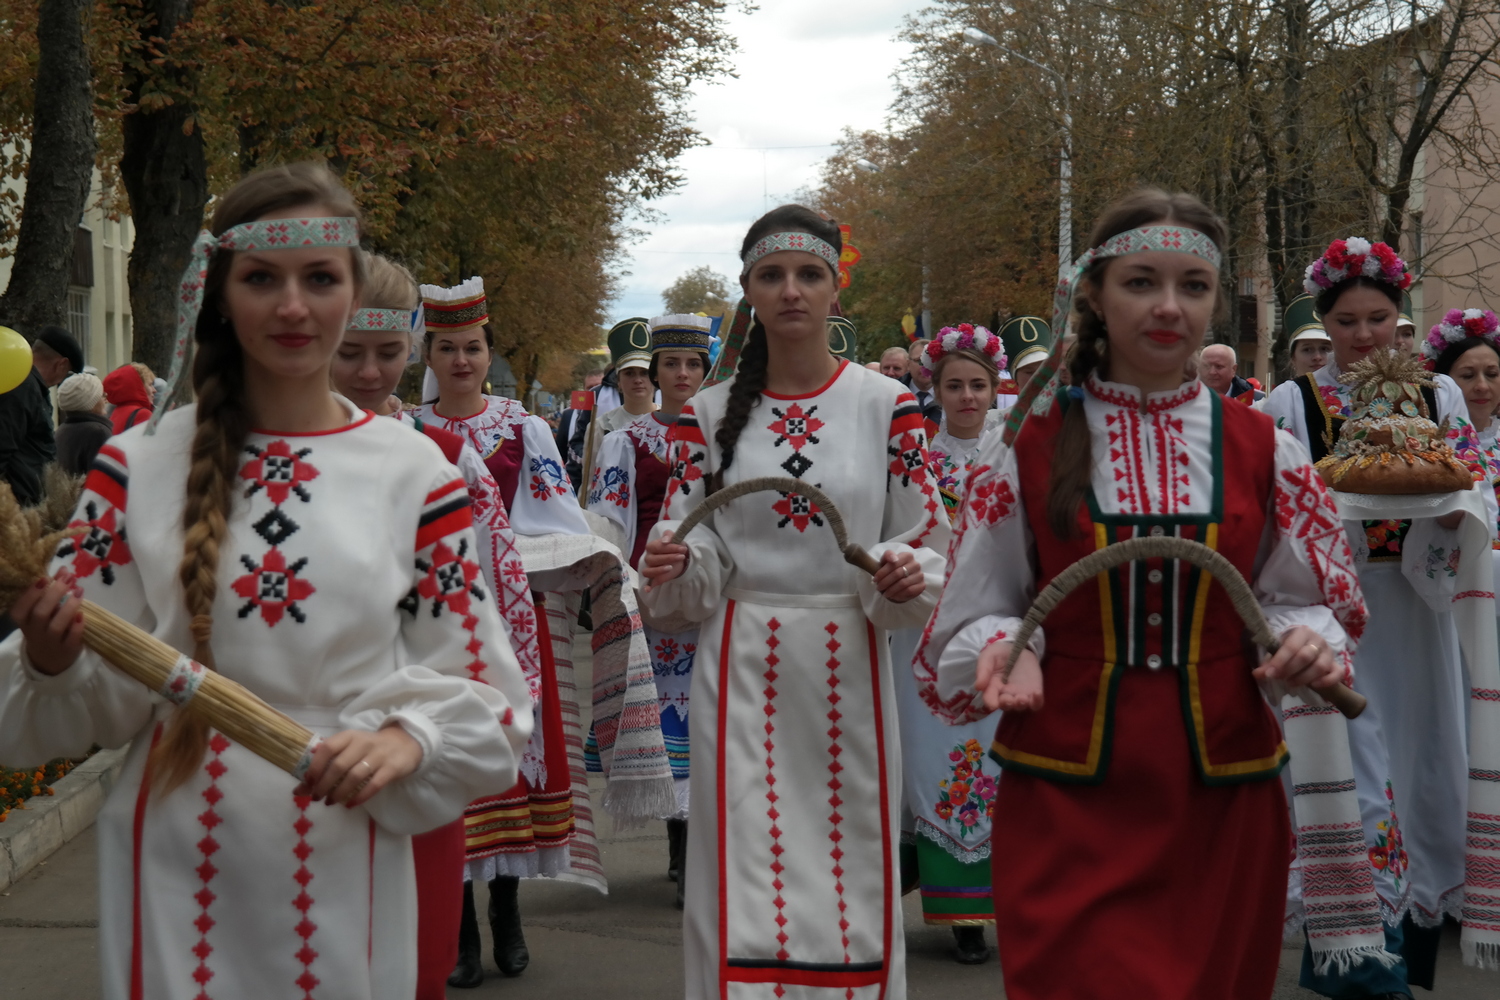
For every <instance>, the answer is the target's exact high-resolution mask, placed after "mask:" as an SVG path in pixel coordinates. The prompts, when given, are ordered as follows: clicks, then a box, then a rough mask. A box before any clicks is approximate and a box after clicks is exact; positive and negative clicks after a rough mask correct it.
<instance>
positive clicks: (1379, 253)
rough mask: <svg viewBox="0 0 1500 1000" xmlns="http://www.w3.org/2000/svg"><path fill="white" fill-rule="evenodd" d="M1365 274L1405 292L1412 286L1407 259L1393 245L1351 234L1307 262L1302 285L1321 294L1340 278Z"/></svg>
mask: <svg viewBox="0 0 1500 1000" xmlns="http://www.w3.org/2000/svg"><path fill="white" fill-rule="evenodd" d="M1361 275H1363V276H1364V277H1366V278H1373V279H1375V280H1376V281H1380V282H1384V283H1385V284H1387V285H1395V286H1396V287H1397V288H1399V289H1401V290H1402V291H1406V289H1407V288H1408V287H1410V285H1411V275H1410V274H1407V273H1406V261H1404V260H1402V259H1401V258H1400V257H1397V256H1396V251H1394V250H1392V249H1391V248H1390V246H1388V245H1387V244H1385V243H1371V242H1370V241H1369V240H1367V239H1364V238H1363V237H1359V236H1351V237H1349V238H1348V239H1346V240H1334V241H1333V242H1332V243H1330V244H1328V249H1327V250H1324V251H1323V256H1321V257H1319V258H1318V259H1317V260H1315V261H1313V262H1312V263H1311V264H1309V265H1307V272H1306V274H1304V275H1303V278H1302V287H1303V289H1304V290H1305V291H1306V292H1307V294H1308V295H1317V294H1318V293H1319V292H1321V291H1322V290H1323V289H1325V288H1332V287H1333V286H1334V285H1336V284H1338V283H1339V282H1340V281H1343V280H1345V279H1347V278H1354V277H1358V276H1361Z"/></svg>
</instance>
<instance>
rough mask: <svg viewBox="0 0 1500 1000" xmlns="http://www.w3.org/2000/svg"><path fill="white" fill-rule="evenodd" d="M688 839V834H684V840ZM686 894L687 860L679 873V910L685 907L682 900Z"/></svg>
mask: <svg viewBox="0 0 1500 1000" xmlns="http://www.w3.org/2000/svg"><path fill="white" fill-rule="evenodd" d="M686 837H687V834H686V833H684V834H683V838H684V839H686ZM686 892H687V861H686V859H684V860H683V863H682V870H681V871H679V872H678V873H677V908H678V909H679V910H680V909H682V906H683V902H682V898H683V895H684V894H685V893H686Z"/></svg>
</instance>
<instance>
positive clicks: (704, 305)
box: [661, 264, 731, 316]
mask: <svg viewBox="0 0 1500 1000" xmlns="http://www.w3.org/2000/svg"><path fill="white" fill-rule="evenodd" d="M729 291H730V290H729V279H728V278H726V277H724V276H723V275H722V274H720V273H719V272H717V271H715V270H714V269H713V268H712V267H710V266H709V265H707V264H704V265H703V266H701V267H695V268H693V269H692V270H691V271H688V272H687V273H686V274H683V275H681V276H679V277H678V279H677V280H676V281H674V282H672V284H670V285H668V286H667V288H666V289H665V290H664V291H663V292H662V293H661V302H662V306H663V307H664V308H665V309H666V311H667V312H669V313H698V312H701V313H703V314H705V315H708V316H722V315H723V314H724V313H726V312H728V311H729V309H730V308H731V306H730V303H729Z"/></svg>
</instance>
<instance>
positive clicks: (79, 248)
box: [68, 226, 94, 288]
mask: <svg viewBox="0 0 1500 1000" xmlns="http://www.w3.org/2000/svg"><path fill="white" fill-rule="evenodd" d="M68 283H69V284H72V285H77V286H78V287H79V288H93V287H94V234H93V233H91V232H90V231H89V229H88V227H87V226H79V227H78V228H77V229H75V230H74V231H73V267H72V273H71V275H69V277H68Z"/></svg>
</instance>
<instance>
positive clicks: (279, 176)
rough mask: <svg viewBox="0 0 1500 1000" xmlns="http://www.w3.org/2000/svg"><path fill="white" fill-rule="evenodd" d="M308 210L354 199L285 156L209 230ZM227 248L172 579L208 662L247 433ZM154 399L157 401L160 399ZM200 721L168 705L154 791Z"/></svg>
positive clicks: (202, 736)
mask: <svg viewBox="0 0 1500 1000" xmlns="http://www.w3.org/2000/svg"><path fill="white" fill-rule="evenodd" d="M304 206H305V207H308V208H314V209H321V210H324V211H327V212H328V213H329V214H330V215H335V216H352V217H353V218H355V219H358V218H359V208H358V206H356V205H355V203H354V198H353V197H352V196H351V195H350V194H349V192H348V191H347V190H345V189H344V187H343V185H342V184H340V183H339V182H338V180H337V179H335V178H334V176H333V175H332V174H331V173H329V172H328V170H327V168H325V167H323V166H321V165H318V164H312V163H292V164H287V165H286V166H278V167H271V168H268V169H266V170H262V171H259V172H257V173H253V174H250V175H249V176H247V177H245V178H244V179H242V180H241V181H240V182H239V183H237V184H236V185H235V186H234V187H232V188H230V189H229V191H227V192H226V193H225V194H224V196H223V197H222V198H221V199H220V200H219V204H218V207H217V208H216V209H215V210H214V217H213V224H212V226H211V227H210V229H211V231H212V232H213V233H214V234H215V235H219V234H222V233H223V232H224V231H225V230H226V229H229V228H230V227H232V226H237V225H239V224H240V223H242V222H253V221H254V220H256V219H260V218H263V217H264V216H266V215H269V214H270V213H271V212H275V211H279V210H284V209H289V208H301V207H304ZM351 257H352V260H351V264H352V271H353V278H354V284H355V287H356V289H358V288H362V287H363V286H364V281H365V262H364V258H363V257H361V255H360V254H359V252H358V251H352V252H351ZM233 259H234V254H233V253H227V252H226V253H217V254H215V255H214V257H213V260H212V261H211V262H210V263H209V265H208V272H207V275H206V276H205V279H204V284H203V309H202V311H201V312H200V313H199V314H198V325H197V327H196V328H195V329H194V340H195V342H196V344H197V350H196V353H195V355H194V357H193V391H194V394H195V395H196V397H197V403H198V405H197V409H196V411H195V412H196V420H197V425H196V427H195V429H194V431H193V441H192V445H191V446H190V448H189V451H188V475H187V497H186V501H185V502H184V504H183V508H182V527H183V535H182V545H183V552H182V559H181V561H180V562H179V563H178V567H177V579H178V581H179V582H180V583H181V584H182V597H183V602H184V603H185V604H186V605H187V610H188V612H189V614H191V615H192V623H191V628H192V634H193V659H195V660H197V661H198V662H199V663H201V664H203V665H204V666H205V667H208V668H209V669H210V670H216V669H218V668H217V666H216V665H215V663H214V655H213V646H212V640H213V605H214V598H215V597H216V596H217V595H218V592H219V576H218V573H219V557H220V549H221V548H222V547H223V546H224V544H225V542H226V541H227V540H228V537H229V517H230V513H231V508H232V507H233V505H234V496H235V493H236V489H237V486H238V484H239V468H240V459H241V457H242V456H241V451H240V450H241V449H242V448H243V447H244V444H245V439H246V437H248V436H249V434H250V430H251V427H250V424H251V415H250V412H249V410H248V408H247V406H246V403H245V359H244V352H243V350H242V349H241V348H240V343H239V339H238V338H237V337H236V335H235V331H234V326H233V325H232V324H231V322H230V317H228V316H226V315H224V314H223V313H222V312H220V308H219V306H220V301H221V299H222V292H223V289H224V286H225V284H226V283H227V282H228V280H229V271H230V267H231V265H232V263H233ZM158 405H160V406H165V405H166V401H165V400H161V401H159V402H158ZM208 728H209V727H208V722H207V720H205V719H204V717H203V716H201V715H198V714H197V713H194V712H184V711H181V710H179V711H177V712H175V713H173V715H172V717H171V719H170V720H169V721H168V722H167V726H166V729H165V731H164V732H163V734H162V738H161V741H160V742H159V743H157V744H156V746H155V747H153V748H152V750H151V756H150V765H149V766H150V771H149V773H150V774H151V775H152V780H153V782H154V784H155V787H156V788H158V789H159V790H160V792H161V793H162V794H166V793H168V792H171V791H172V790H173V789H175V788H177V787H179V786H180V785H182V784H183V783H184V782H186V781H187V780H188V779H190V778H191V777H192V776H193V774H194V773H195V772H196V771H197V769H198V768H199V767H200V766H201V765H202V762H203V753H204V750H205V749H206V748H207V747H208Z"/></svg>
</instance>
